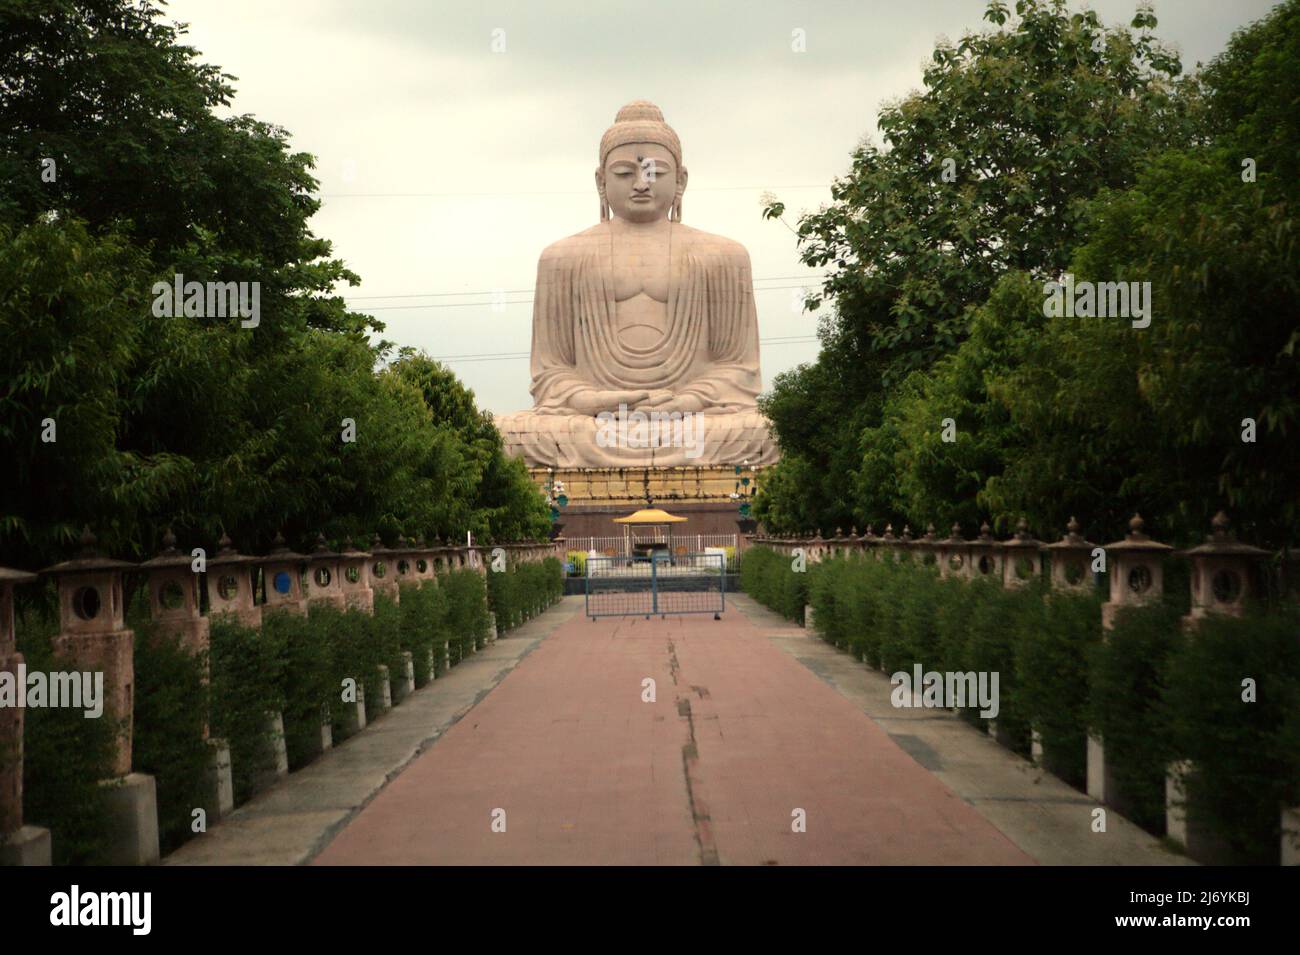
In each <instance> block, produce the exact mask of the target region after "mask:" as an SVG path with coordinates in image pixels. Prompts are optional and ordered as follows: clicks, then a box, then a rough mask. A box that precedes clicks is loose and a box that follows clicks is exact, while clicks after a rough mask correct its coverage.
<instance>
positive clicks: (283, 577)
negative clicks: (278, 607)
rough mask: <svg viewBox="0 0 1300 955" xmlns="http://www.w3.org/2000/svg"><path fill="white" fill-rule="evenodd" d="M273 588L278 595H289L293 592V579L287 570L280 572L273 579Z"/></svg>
mask: <svg viewBox="0 0 1300 955" xmlns="http://www.w3.org/2000/svg"><path fill="white" fill-rule="evenodd" d="M271 586H272V587H274V588H275V592H276V593H277V594H287V593H289V591H291V590H293V578H292V577H290V576H289V572H288V571H287V570H282V571H279V572H278V573H277V574H276V575H275V576H274V577H273V578H271Z"/></svg>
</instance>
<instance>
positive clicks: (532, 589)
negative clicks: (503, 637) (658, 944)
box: [487, 557, 564, 633]
mask: <svg viewBox="0 0 1300 955" xmlns="http://www.w3.org/2000/svg"><path fill="white" fill-rule="evenodd" d="M487 594H488V606H489V607H490V608H491V610H492V613H493V614H494V615H495V616H496V622H497V631H498V632H499V633H505V632H506V631H507V630H513V629H514V628H515V627H517V626H519V625H520V624H522V623H523V622H524V621H526V620H528V619H529V617H530V616H531V615H532V612H533V610H534V608H538V607H545V606H547V605H549V604H551V603H554V602H555V601H556V600H558V599H559V598H560V597H561V596H563V594H564V565H563V564H561V563H560V561H559V559H558V558H555V557H547V558H544V559H543V560H541V561H538V562H531V563H520V564H516V565H515V566H513V567H511V568H509V569H508V570H506V571H500V572H493V571H489V572H488V575H487Z"/></svg>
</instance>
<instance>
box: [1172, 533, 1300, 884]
mask: <svg viewBox="0 0 1300 955" xmlns="http://www.w3.org/2000/svg"><path fill="white" fill-rule="evenodd" d="M1180 556H1183V557H1186V558H1188V559H1189V560H1190V561H1191V562H1192V576H1191V591H1192V594H1191V596H1192V610H1191V613H1189V614H1188V615H1187V616H1185V617H1184V618H1183V629H1185V630H1193V629H1195V628H1196V627H1197V626H1198V625H1199V624H1200V623H1201V621H1203V620H1205V619H1207V618H1208V617H1212V616H1215V615H1222V616H1228V617H1240V616H1242V615H1243V614H1244V613H1245V611H1246V606H1247V604H1248V602H1249V601H1250V600H1251V599H1252V598H1253V597H1254V596H1255V594H1256V591H1257V589H1258V588H1257V576H1256V575H1257V571H1258V564H1259V561H1260V560H1261V559H1263V558H1265V557H1267V556H1268V551H1266V550H1263V549H1261V548H1259V547H1252V546H1251V545H1249V544H1244V543H1242V542H1240V541H1238V540H1237V538H1236V535H1235V534H1234V533H1233V532H1232V529H1231V522H1230V521H1229V520H1228V515H1227V514H1225V513H1224V512H1223V511H1219V513H1218V514H1216V515H1215V516H1214V520H1213V521H1212V522H1211V532H1210V533H1209V534H1207V535H1206V537H1205V541H1204V542H1203V543H1201V544H1199V545H1198V546H1196V547H1193V548H1191V549H1189V550H1185V551H1182V552H1181V554H1180ZM1194 771H1195V767H1194V765H1193V764H1192V762H1191V761H1190V760H1179V761H1177V762H1174V763H1171V764H1170V765H1169V767H1168V768H1167V770H1166V773H1165V829H1166V831H1167V834H1168V835H1169V838H1171V839H1173V840H1175V841H1177V842H1179V843H1181V844H1182V845H1183V847H1184V848H1185V849H1186V850H1187V854H1188V855H1189V856H1191V857H1192V858H1193V859H1196V860H1197V861H1198V862H1206V863H1231V862H1233V861H1235V860H1234V859H1233V853H1232V851H1231V849H1230V847H1229V846H1228V845H1227V844H1226V843H1225V842H1224V840H1223V839H1221V838H1218V837H1217V836H1215V835H1214V834H1213V833H1211V832H1208V831H1206V830H1205V829H1204V828H1203V827H1201V826H1198V825H1196V824H1195V823H1193V822H1189V820H1188V813H1187V793H1186V783H1185V781H1186V778H1187V777H1188V776H1189V775H1191V774H1192V773H1193V772H1194ZM1294 812H1296V810H1294V809H1291V810H1287V809H1285V808H1284V809H1283V810H1282V830H1283V831H1282V847H1281V848H1282V853H1283V854H1285V853H1286V850H1287V846H1288V843H1289V841H1290V840H1289V839H1288V837H1287V833H1286V829H1287V828H1288V814H1289V813H1294Z"/></svg>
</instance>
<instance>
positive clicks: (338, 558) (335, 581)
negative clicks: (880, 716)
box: [307, 534, 348, 610]
mask: <svg viewBox="0 0 1300 955" xmlns="http://www.w3.org/2000/svg"><path fill="white" fill-rule="evenodd" d="M342 560H343V555H342V554H339V553H336V552H334V551H332V550H330V549H329V545H328V544H327V543H326V541H325V535H324V534H317V535H316V546H315V548H313V550H312V552H311V554H309V555H308V557H307V604H308V606H309V607H310V606H311V605H312V604H321V605H324V606H329V607H334V608H335V609H337V610H346V609H347V607H348V600H347V597H346V596H345V595H344V593H343V573H342V571H341V570H340V565H341V564H342Z"/></svg>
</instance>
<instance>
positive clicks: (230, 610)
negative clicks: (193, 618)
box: [204, 534, 262, 630]
mask: <svg viewBox="0 0 1300 955" xmlns="http://www.w3.org/2000/svg"><path fill="white" fill-rule="evenodd" d="M258 563H259V561H258V559H257V558H256V557H247V556H245V555H243V554H241V553H239V552H237V551H236V550H235V548H234V545H233V544H232V543H231V540H230V538H229V537H227V536H226V535H225V534H222V535H221V540H220V541H218V542H217V554H216V556H215V557H213V558H211V559H209V560H208V572H207V573H206V574H205V575H204V576H205V578H206V583H207V590H208V616H209V617H213V616H216V615H217V614H230V615H231V616H232V617H234V618H235V619H236V620H237V621H238V622H239V623H240V624H242V625H243V626H245V627H252V628H253V629H254V630H260V629H262V607H261V605H259V604H257V603H256V601H255V600H254V588H253V574H254V568H255V567H256V566H257V564H258Z"/></svg>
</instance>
